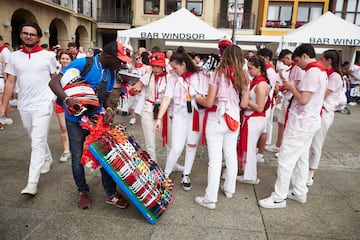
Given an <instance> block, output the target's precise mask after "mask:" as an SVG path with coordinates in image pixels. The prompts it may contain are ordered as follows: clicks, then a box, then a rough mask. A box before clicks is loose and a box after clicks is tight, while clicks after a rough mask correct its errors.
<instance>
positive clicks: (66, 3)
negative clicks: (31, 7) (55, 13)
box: [48, 0, 74, 10]
mask: <svg viewBox="0 0 360 240" xmlns="http://www.w3.org/2000/svg"><path fill="white" fill-rule="evenodd" d="M48 1H49V2H52V3H56V4H58V5H60V6H63V7H65V8H68V9H71V10H74V9H73V0H48Z"/></svg>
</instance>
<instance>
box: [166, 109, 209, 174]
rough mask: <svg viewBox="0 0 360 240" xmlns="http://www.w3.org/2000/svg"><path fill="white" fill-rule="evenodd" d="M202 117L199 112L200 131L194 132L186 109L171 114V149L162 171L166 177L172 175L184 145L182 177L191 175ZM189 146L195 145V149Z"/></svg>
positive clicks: (191, 117)
mask: <svg viewBox="0 0 360 240" xmlns="http://www.w3.org/2000/svg"><path fill="white" fill-rule="evenodd" d="M203 116H204V113H203V112H200V113H199V118H200V131H199V132H194V131H193V130H192V125H193V124H192V119H193V114H192V113H188V112H187V110H186V107H185V108H183V109H182V110H180V111H179V112H175V113H173V118H172V123H171V148H170V152H169V154H168V156H167V159H166V165H165V170H164V172H165V175H166V176H170V174H171V173H172V171H173V169H174V166H175V164H176V162H177V160H178V159H179V157H180V155H181V153H182V151H183V150H184V147H185V144H186V148H185V164H184V175H189V174H190V173H191V169H192V166H193V164H194V160H195V155H196V149H197V145H198V142H199V139H200V136H201V129H202V121H203ZM189 145H195V147H190V146H189Z"/></svg>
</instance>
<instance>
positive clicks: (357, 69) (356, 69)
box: [349, 64, 360, 84]
mask: <svg viewBox="0 0 360 240" xmlns="http://www.w3.org/2000/svg"><path fill="white" fill-rule="evenodd" d="M349 71H352V74H353V75H355V76H356V77H357V78H358V79H360V66H359V65H356V64H354V65H352V66H351V67H350V69H349ZM349 78H350V82H351V83H353V84H359V83H360V81H359V80H357V79H354V78H353V77H352V76H351V75H349Z"/></svg>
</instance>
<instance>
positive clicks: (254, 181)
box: [236, 176, 260, 184]
mask: <svg viewBox="0 0 360 240" xmlns="http://www.w3.org/2000/svg"><path fill="white" fill-rule="evenodd" d="M236 181H238V182H241V183H247V184H259V182H260V179H256V180H245V179H244V176H237V177H236Z"/></svg>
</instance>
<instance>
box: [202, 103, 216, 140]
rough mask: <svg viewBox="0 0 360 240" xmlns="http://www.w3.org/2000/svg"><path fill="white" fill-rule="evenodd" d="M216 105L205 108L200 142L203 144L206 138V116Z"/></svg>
mask: <svg viewBox="0 0 360 240" xmlns="http://www.w3.org/2000/svg"><path fill="white" fill-rule="evenodd" d="M216 109H217V106H216V105H213V106H212V107H211V108H207V109H206V110H205V114H204V119H203V129H202V133H201V144H202V145H205V142H206V138H205V130H206V124H207V118H208V115H209V112H216Z"/></svg>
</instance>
